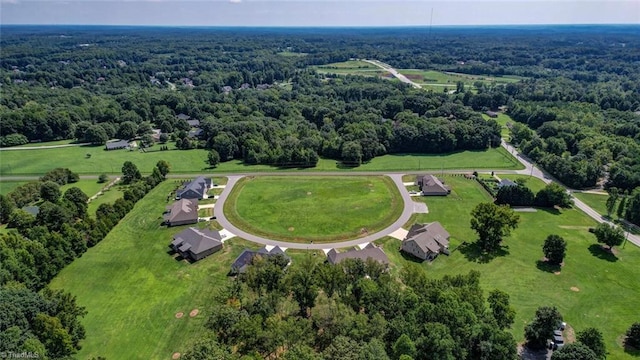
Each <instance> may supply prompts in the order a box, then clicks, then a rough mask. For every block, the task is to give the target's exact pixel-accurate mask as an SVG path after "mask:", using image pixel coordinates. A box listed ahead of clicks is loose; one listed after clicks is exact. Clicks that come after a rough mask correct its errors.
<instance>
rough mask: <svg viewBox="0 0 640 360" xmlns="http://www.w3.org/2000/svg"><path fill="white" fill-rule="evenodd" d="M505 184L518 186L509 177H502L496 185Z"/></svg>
mask: <svg viewBox="0 0 640 360" xmlns="http://www.w3.org/2000/svg"><path fill="white" fill-rule="evenodd" d="M505 186H518V184H517V183H516V182H514V181H511V180H509V179H502V180H500V182H499V183H498V187H499V188H501V187H505Z"/></svg>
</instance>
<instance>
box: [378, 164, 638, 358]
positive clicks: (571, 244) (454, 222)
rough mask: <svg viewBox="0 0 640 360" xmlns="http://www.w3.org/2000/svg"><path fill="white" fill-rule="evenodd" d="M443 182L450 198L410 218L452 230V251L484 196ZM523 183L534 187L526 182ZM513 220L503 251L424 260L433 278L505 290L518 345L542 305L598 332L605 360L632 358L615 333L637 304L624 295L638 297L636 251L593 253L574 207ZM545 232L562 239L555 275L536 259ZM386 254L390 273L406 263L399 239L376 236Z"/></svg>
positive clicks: (452, 180) (432, 200)
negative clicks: (489, 256)
mask: <svg viewBox="0 0 640 360" xmlns="http://www.w3.org/2000/svg"><path fill="white" fill-rule="evenodd" d="M443 178H444V180H445V182H446V183H447V184H448V185H450V186H451V187H452V189H453V191H452V195H451V196H449V197H446V198H444V197H420V198H419V199H420V201H424V202H426V203H427V205H428V207H429V214H419V215H415V216H414V219H415V221H417V222H431V221H440V222H441V223H442V224H443V226H444V227H445V228H446V229H447V230H448V231H449V232H450V233H451V236H452V241H451V248H452V249H454V248H456V247H458V246H459V245H460V244H461V243H462V242H463V241H467V242H469V243H471V242H473V241H475V239H476V234H475V233H474V232H473V231H472V230H471V229H470V226H469V221H470V218H471V217H470V212H471V210H472V209H473V207H474V206H475V205H476V204H477V203H479V202H486V201H490V200H491V199H490V198H489V197H488V195H487V194H486V193H485V191H484V190H483V189H482V188H481V187H480V186H479V185H478V184H477V182H475V181H472V180H466V179H464V178H462V177H455V176H447V175H445V176H444V177H443ZM537 181H539V180H537ZM528 186H530V187H532V188H533V187H537V185H535V184H534V183H533V181H532V182H531V183H529V184H528ZM519 214H520V218H521V221H520V224H519V227H518V229H517V230H515V231H514V232H513V234H512V236H511V237H509V238H507V239H506V240H505V242H504V244H505V245H506V246H507V248H506V254H504V256H498V257H496V258H494V259H493V260H490V261H488V262H482V261H481V259H478V258H477V253H475V252H474V251H473V247H469V248H467V249H466V250H461V249H457V250H455V251H453V253H452V254H451V256H449V257H447V256H439V257H438V258H437V259H436V260H435V261H434V262H433V263H423V264H421V265H420V266H422V267H423V268H424V269H425V271H426V272H427V273H428V274H429V275H430V276H431V277H433V278H439V277H441V276H443V275H447V274H461V273H467V272H469V271H470V270H477V271H480V272H481V273H482V276H481V283H482V286H483V288H484V289H485V291H486V292H488V291H490V290H491V289H494V288H498V289H501V290H503V291H506V292H508V293H509V294H510V295H511V303H512V304H513V305H514V307H515V308H516V311H517V316H516V320H515V324H514V327H513V333H514V335H515V337H516V339H517V340H518V341H519V342H520V341H522V340H523V339H524V335H523V329H524V325H525V324H526V322H527V321H530V320H531V319H532V318H533V315H534V312H535V309H536V308H537V307H538V306H542V305H553V306H557V307H558V308H559V309H560V311H561V313H562V314H563V315H564V317H565V321H567V322H568V323H569V325H570V326H572V327H573V328H574V329H575V330H576V331H580V330H582V329H585V328H587V327H596V328H598V329H600V330H601V331H602V332H603V333H604V337H605V341H606V344H607V348H608V350H609V352H610V354H609V356H608V358H609V359H632V358H633V357H631V356H630V355H628V354H626V353H624V352H623V350H622V347H621V345H620V344H621V343H620V341H621V335H622V334H624V332H625V331H626V329H627V328H628V327H629V326H630V325H631V323H632V322H633V321H638V320H637V308H636V305H635V303H634V302H633V301H631V300H630V299H638V298H640V276H638V270H637V269H638V268H640V249H638V248H637V247H635V246H633V245H632V244H627V245H626V246H625V248H624V249H616V250H617V252H618V253H617V257H614V256H611V255H610V254H608V253H606V252H603V251H601V250H600V247H599V245H595V244H596V241H595V237H594V236H593V234H590V233H589V232H588V228H589V227H591V226H594V225H595V222H594V221H592V220H591V219H590V218H588V217H587V216H586V215H584V214H583V213H582V212H581V211H579V210H575V209H570V210H562V211H560V212H557V211H547V210H538V211H537V212H535V213H525V212H522V213H519ZM549 234H557V235H560V236H562V237H563V238H564V239H565V240H566V241H567V242H568V249H567V254H568V255H567V258H566V260H565V262H566V264H565V266H564V267H563V268H562V270H561V272H560V274H558V275H556V274H554V273H553V272H551V271H549V269H548V268H546V267H545V266H544V264H538V261H539V260H541V259H542V256H543V254H542V244H543V243H544V239H545V238H546V237H547V236H548V235H549ZM383 243H384V247H385V252H386V253H387V255H388V256H389V258H390V259H391V260H392V262H393V263H394V265H395V267H396V268H394V269H393V272H394V273H395V272H397V271H398V270H399V268H400V267H402V266H407V265H408V264H410V263H412V262H413V261H411V260H409V259H406V258H404V257H403V256H402V255H400V253H399V252H398V248H399V245H400V242H399V241H398V240H395V239H390V238H388V239H386V240H384V241H383Z"/></svg>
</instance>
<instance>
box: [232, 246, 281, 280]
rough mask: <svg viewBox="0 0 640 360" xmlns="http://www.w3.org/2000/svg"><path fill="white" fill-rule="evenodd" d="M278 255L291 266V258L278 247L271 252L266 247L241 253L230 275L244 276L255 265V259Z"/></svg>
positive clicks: (234, 262)
mask: <svg viewBox="0 0 640 360" xmlns="http://www.w3.org/2000/svg"><path fill="white" fill-rule="evenodd" d="M278 255H280V256H284V257H285V258H286V259H287V260H288V262H289V264H290V263H291V258H289V257H288V256H287V255H286V254H285V253H284V251H283V250H282V249H281V248H280V247H278V246H276V247H274V248H272V249H271V250H267V247H266V246H265V247H263V248H261V249H260V250H249V249H244V251H242V253H240V255H238V257H237V258H236V259H235V260H234V261H233V264H231V272H230V274H232V275H235V274H244V273H245V272H246V271H247V268H248V267H249V266H250V265H251V264H252V263H253V259H254V258H255V257H256V256H261V257H271V256H278Z"/></svg>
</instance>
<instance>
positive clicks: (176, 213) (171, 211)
mask: <svg viewBox="0 0 640 360" xmlns="http://www.w3.org/2000/svg"><path fill="white" fill-rule="evenodd" d="M163 218H164V222H165V223H166V224H167V226H177V225H187V224H195V223H197V222H198V200H194V199H180V200H178V201H176V202H174V203H173V204H172V205H169V206H167V211H166V212H165V213H164V215H163Z"/></svg>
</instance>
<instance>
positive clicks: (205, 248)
mask: <svg viewBox="0 0 640 360" xmlns="http://www.w3.org/2000/svg"><path fill="white" fill-rule="evenodd" d="M169 247H170V248H171V249H172V250H173V251H175V252H177V253H178V254H180V256H182V257H183V258H185V259H189V260H192V261H198V260H200V259H203V258H205V257H207V256H209V255H211V254H213V253H215V252H216V251H219V250H220V249H222V237H221V236H220V233H219V232H218V231H215V230H207V229H198V228H194V227H190V228H188V229H185V230H184V231H182V232H179V233H177V234H176V235H175V236H174V237H173V241H172V242H171V244H169Z"/></svg>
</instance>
